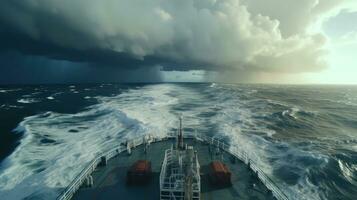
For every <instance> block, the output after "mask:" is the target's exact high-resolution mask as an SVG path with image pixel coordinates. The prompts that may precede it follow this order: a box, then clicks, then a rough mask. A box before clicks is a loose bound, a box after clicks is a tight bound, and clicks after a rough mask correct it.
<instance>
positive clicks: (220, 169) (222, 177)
mask: <svg viewBox="0 0 357 200" xmlns="http://www.w3.org/2000/svg"><path fill="white" fill-rule="evenodd" d="M231 176H232V174H231V172H230V171H229V169H228V167H227V166H226V165H225V164H223V163H221V162H219V161H213V162H211V164H210V172H209V177H210V180H211V182H212V183H213V184H214V185H216V186H228V185H232V183H231Z"/></svg>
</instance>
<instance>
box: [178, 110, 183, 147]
mask: <svg viewBox="0 0 357 200" xmlns="http://www.w3.org/2000/svg"><path fill="white" fill-rule="evenodd" d="M179 120H180V124H179V130H178V136H177V137H178V138H177V148H178V149H180V150H183V149H184V145H183V130H182V116H181V117H180V118H179Z"/></svg>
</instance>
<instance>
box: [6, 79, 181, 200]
mask: <svg viewBox="0 0 357 200" xmlns="http://www.w3.org/2000/svg"><path fill="white" fill-rule="evenodd" d="M174 89H175V88H174V87H172V86H167V85H157V86H147V87H144V88H142V89H138V90H130V91H128V92H127V93H123V94H121V95H118V96H114V97H97V98H98V100H99V102H100V103H99V104H97V105H94V106H91V107H90V108H89V109H87V110H86V111H84V112H80V113H77V114H60V113H53V112H47V113H43V114H39V115H35V116H31V117H27V118H25V120H24V121H22V122H21V123H20V124H19V126H18V127H17V129H16V130H17V131H22V132H24V136H23V138H22V139H21V143H20V145H19V146H18V147H17V148H16V150H15V151H14V152H13V153H12V154H11V155H10V156H9V157H7V158H6V159H5V160H4V162H3V163H2V165H1V167H0V196H1V198H2V199H11V200H16V199H23V198H26V197H31V198H34V199H54V198H56V196H57V195H58V193H59V190H60V189H59V188H64V187H66V186H67V185H68V184H69V183H70V182H71V181H72V179H73V178H74V177H75V176H76V175H77V174H78V173H79V172H80V171H81V170H82V168H83V167H84V166H85V165H86V164H87V163H88V162H90V161H91V160H92V159H93V158H94V157H95V155H96V154H99V153H101V152H103V151H104V150H106V149H109V148H112V147H113V146H114V145H116V144H118V143H119V142H120V141H122V140H123V139H125V138H131V137H135V136H139V135H145V134H149V133H150V134H155V135H156V136H163V135H165V134H166V133H167V132H168V131H169V130H170V129H171V128H172V127H176V126H175V125H176V122H177V118H176V116H175V115H173V114H172V113H171V112H170V107H171V106H172V105H174V104H176V103H177V100H176V99H175V98H173V97H171V96H169V95H168V93H169V92H171V91H172V90H174ZM93 122H94V123H93ZM74 130H75V131H74ZM44 139H47V141H48V140H50V141H51V142H50V143H48V142H43V141H44Z"/></svg>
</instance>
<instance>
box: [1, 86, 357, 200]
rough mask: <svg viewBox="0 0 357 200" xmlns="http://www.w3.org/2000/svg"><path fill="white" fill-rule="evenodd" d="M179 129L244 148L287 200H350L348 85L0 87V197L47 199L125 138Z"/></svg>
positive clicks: (355, 104) (356, 93)
mask: <svg viewBox="0 0 357 200" xmlns="http://www.w3.org/2000/svg"><path fill="white" fill-rule="evenodd" d="M179 115H183V116H184V126H185V131H186V132H190V131H193V130H196V131H197V132H198V133H199V134H207V135H210V136H214V137H218V138H222V139H223V140H226V141H227V142H229V143H231V144H235V145H239V146H240V147H241V148H244V149H245V150H246V151H248V152H249V153H250V154H251V155H252V156H254V158H255V159H257V162H258V164H259V166H260V168H262V169H263V171H264V172H265V173H266V174H268V175H269V176H270V177H271V178H272V180H274V182H275V183H276V184H277V185H278V186H279V187H280V188H282V189H283V191H284V192H285V193H286V194H287V196H288V197H290V199H356V197H357V86H282V85H234V84H231V85H230V84H214V83H205V84H136V85H134V84H129V85H123V84H89V85H85V84H83V85H42V86H41V85H34V86H0V162H1V163H0V199H6V200H17V199H36V200H37V199H46V200H47V199H55V198H56V196H57V195H58V194H59V193H60V192H61V190H63V188H64V187H66V186H67V185H68V184H69V183H70V182H71V180H72V179H73V178H74V177H75V176H76V175H77V174H78V173H79V172H80V171H81V170H82V168H83V167H84V166H86V164H88V162H90V161H91V159H93V158H94V157H95V155H96V154H98V153H100V152H102V151H105V150H106V149H109V148H111V147H112V146H113V145H116V144H118V143H119V142H120V141H122V140H123V139H126V138H132V137H135V136H139V135H145V134H155V135H157V136H164V135H166V134H167V133H169V132H171V131H173V128H176V126H177V117H178V116H179Z"/></svg>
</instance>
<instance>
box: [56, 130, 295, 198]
mask: <svg viewBox="0 0 357 200" xmlns="http://www.w3.org/2000/svg"><path fill="white" fill-rule="evenodd" d="M169 138H176V135H168V136H166V137H163V138H155V137H152V136H149V137H148V136H144V137H138V138H134V139H132V140H128V141H127V142H126V145H128V144H130V147H131V148H135V147H137V146H139V145H142V144H144V143H151V142H159V141H162V140H166V139H169ZM185 138H191V139H196V140H200V141H202V142H205V143H208V144H210V145H213V146H215V147H218V148H221V149H222V150H224V151H226V152H228V153H230V154H232V155H234V156H235V157H237V158H238V159H239V160H241V161H243V162H244V163H245V164H247V165H248V166H249V167H250V169H251V170H252V171H253V172H255V173H256V174H257V177H258V178H259V179H260V181H261V182H262V183H263V184H264V185H265V186H266V187H267V188H268V189H269V190H270V191H271V192H272V194H273V196H274V197H275V198H276V199H277V200H288V197H287V196H286V195H285V194H284V193H283V192H282V190H281V189H280V188H279V187H278V186H277V185H276V184H275V183H274V181H273V180H272V179H271V178H270V177H269V176H267V175H266V174H265V173H264V172H263V171H262V170H261V169H260V168H259V167H258V165H257V163H256V159H255V158H253V157H252V156H249V155H248V154H247V153H246V151H244V150H243V149H240V148H238V147H237V146H234V145H228V144H226V143H225V142H222V141H220V140H219V139H216V138H213V137H210V136H206V135H185ZM126 150H127V146H123V144H119V145H118V146H117V147H115V148H113V149H111V150H109V151H107V152H105V153H102V154H100V155H99V156H97V157H96V158H95V159H93V160H92V161H91V162H90V163H89V164H88V165H87V167H85V168H84V169H83V170H82V171H81V172H80V173H79V174H78V175H77V176H76V178H75V179H74V180H73V181H72V182H71V183H70V184H69V185H68V187H67V188H66V189H64V190H63V192H62V193H61V194H60V195H59V196H58V197H57V200H69V199H71V198H72V197H73V195H74V194H75V193H76V192H77V190H78V189H79V188H80V187H81V185H82V184H83V182H84V181H85V180H86V178H87V177H88V176H90V175H91V174H92V172H93V171H94V170H95V169H96V168H97V166H98V165H99V164H100V163H101V162H102V160H101V159H102V157H105V158H106V159H107V160H109V159H111V158H113V157H115V156H117V155H118V154H120V153H122V152H124V151H126ZM161 173H162V172H161Z"/></svg>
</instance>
